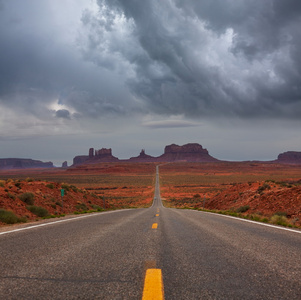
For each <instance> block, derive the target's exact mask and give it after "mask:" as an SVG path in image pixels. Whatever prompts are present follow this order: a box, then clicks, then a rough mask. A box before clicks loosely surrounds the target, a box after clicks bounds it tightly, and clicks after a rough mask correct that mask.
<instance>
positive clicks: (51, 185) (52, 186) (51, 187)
mask: <svg viewBox="0 0 301 300" xmlns="http://www.w3.org/2000/svg"><path fill="white" fill-rule="evenodd" d="M46 187H48V188H49V189H54V185H53V183H48V184H46Z"/></svg>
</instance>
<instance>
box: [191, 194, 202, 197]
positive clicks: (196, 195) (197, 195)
mask: <svg viewBox="0 0 301 300" xmlns="http://www.w3.org/2000/svg"><path fill="white" fill-rule="evenodd" d="M200 197H201V195H200V194H195V195H193V198H200Z"/></svg>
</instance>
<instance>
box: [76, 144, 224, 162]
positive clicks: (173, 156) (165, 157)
mask: <svg viewBox="0 0 301 300" xmlns="http://www.w3.org/2000/svg"><path fill="white" fill-rule="evenodd" d="M116 161H124V162H175V161H187V162H216V161H218V159H216V158H214V157H212V156H211V155H209V153H208V151H207V149H204V148H203V147H202V146H201V145H199V144H197V143H191V144H186V145H183V146H178V145H175V144H172V145H168V146H166V147H165V150H164V154H162V155H161V156H159V157H153V156H150V155H147V154H146V153H145V150H144V149H142V150H141V152H140V154H139V156H136V157H131V158H130V159H125V160H119V159H118V158H117V157H115V156H113V155H112V149H106V148H102V149H100V150H94V148H90V149H89V155H82V156H76V157H74V159H73V165H74V166H75V165H80V164H83V163H85V164H93V163H97V162H116Z"/></svg>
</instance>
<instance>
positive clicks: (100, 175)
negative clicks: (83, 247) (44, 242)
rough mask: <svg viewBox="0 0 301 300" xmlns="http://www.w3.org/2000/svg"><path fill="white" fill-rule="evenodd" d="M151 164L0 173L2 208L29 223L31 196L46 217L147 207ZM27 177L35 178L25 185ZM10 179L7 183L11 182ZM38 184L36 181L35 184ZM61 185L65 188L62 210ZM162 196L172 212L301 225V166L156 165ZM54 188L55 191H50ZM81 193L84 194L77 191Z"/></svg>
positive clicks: (151, 184)
mask: <svg viewBox="0 0 301 300" xmlns="http://www.w3.org/2000/svg"><path fill="white" fill-rule="evenodd" d="M155 166H156V164H155V163H128V162H127V163H125V162H117V163H99V164H95V165H82V166H78V167H75V168H69V169H67V170H63V169H54V170H49V169H48V170H22V171H21V170H18V171H6V172H4V171H2V172H0V179H1V178H2V179H3V181H1V182H2V186H1V183H0V208H4V209H8V210H12V211H13V212H14V213H15V214H16V215H18V216H20V217H21V216H26V217H27V219H29V220H34V219H36V218H37V217H36V216H35V215H34V214H33V213H31V212H30V211H29V210H28V209H27V208H26V206H27V204H25V203H24V202H23V201H21V200H20V199H19V196H20V194H22V193H24V192H31V193H33V194H34V199H35V203H34V205H36V206H41V207H44V208H46V209H47V210H48V211H49V214H52V215H55V214H57V215H60V214H69V213H73V212H74V211H81V210H86V209H94V208H97V207H103V197H104V198H105V200H106V205H107V208H108V207H111V208H127V207H148V206H150V204H151V202H152V199H153V193H154V179H155ZM27 177H31V178H33V179H34V181H33V182H28V181H26V178H27ZM8 178H11V179H10V180H9V179H8ZM38 180H40V181H38ZM61 182H65V183H66V184H68V185H69V191H67V195H65V196H64V198H63V200H64V206H63V207H61V204H60V203H61V194H60V190H61V188H62V185H61ZM160 182H161V195H162V197H163V198H164V200H165V201H164V203H165V204H166V205H167V206H172V207H179V208H180V207H191V208H202V207H203V205H204V197H205V208H206V209H217V210H233V211H235V210H237V209H239V208H240V207H242V206H249V209H248V211H247V212H245V213H244V214H253V213H254V214H258V215H261V216H267V217H270V216H272V215H273V214H275V213H277V212H282V213H285V214H286V215H287V217H288V218H289V219H290V220H291V221H292V222H293V223H294V224H295V225H299V226H300V225H301V224H300V220H301V165H280V164H271V163H270V164H269V163H257V162H241V163H235V162H219V163H169V164H160ZM49 184H52V185H53V188H51V187H49ZM80 189H82V190H80Z"/></svg>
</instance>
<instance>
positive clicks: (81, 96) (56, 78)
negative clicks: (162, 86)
mask: <svg viewBox="0 0 301 300" xmlns="http://www.w3.org/2000/svg"><path fill="white" fill-rule="evenodd" d="M0 3H1V2H0ZM49 3H50V4H49ZM52 3H54V2H52V1H44V2H41V1H36V0H30V1H28V2H26V3H25V1H17V0H13V1H11V2H8V3H7V2H6V3H5V5H3V6H2V10H0V37H1V38H0V49H1V53H0V70H1V77H0V105H2V106H3V107H9V108H10V109H14V110H16V111H18V110H20V111H23V112H24V113H25V112H27V113H29V114H31V115H34V116H36V117H39V118H41V119H44V118H45V117H47V118H48V117H50V116H52V114H51V109H49V106H50V105H51V104H53V103H55V102H56V103H58V104H60V105H66V106H67V107H68V108H72V109H73V110H75V111H76V112H77V113H78V114H80V115H81V116H83V117H87V118H89V117H98V116H103V115H106V114H111V113H113V114H125V112H126V111H127V110H128V109H129V107H130V105H129V104H128V103H127V102H128V100H129V93H128V92H127V91H126V90H125V88H124V87H122V86H121V85H120V84H118V83H117V84H116V83H115V82H120V81H121V80H120V78H119V75H118V74H117V75H116V74H114V73H112V72H108V71H106V70H101V69H99V68H98V67H97V66H95V65H91V64H87V62H86V61H84V60H82V57H81V55H80V54H79V52H78V45H77V44H76V35H74V36H73V38H72V39H73V40H70V41H66V37H65V36H64V35H67V33H66V32H68V31H70V28H64V27H60V26H58V25H57V24H55V21H54V20H53V17H54V16H52V15H51V9H50V8H51V4H52ZM65 13H66V16H68V12H65ZM79 21H80V20H79V19H78V20H77V22H79ZM67 39H68V35H67ZM121 98H122V100H120V99H121ZM59 116H60V117H61V115H60V114H59Z"/></svg>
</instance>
